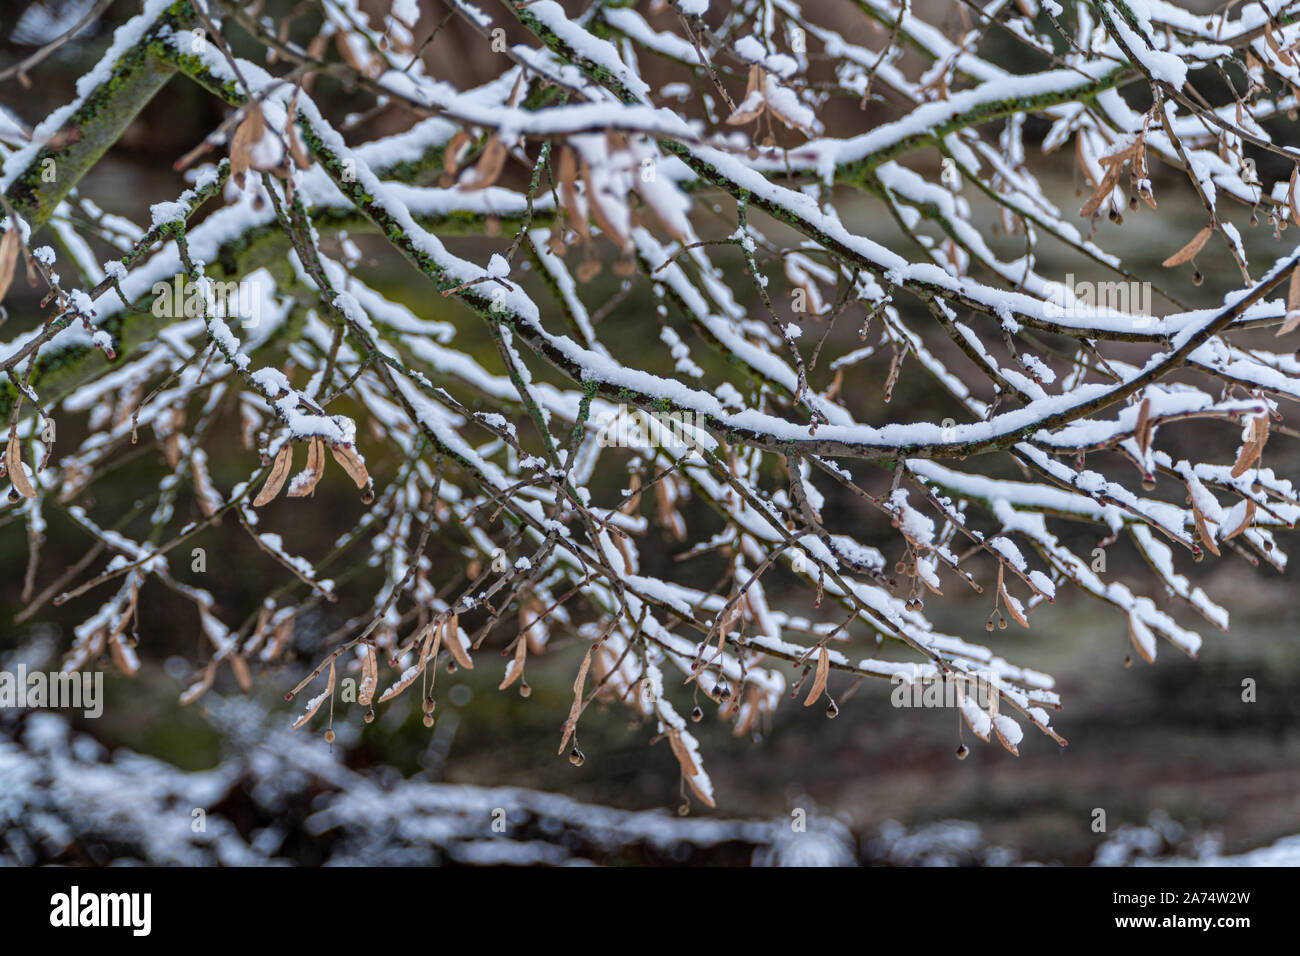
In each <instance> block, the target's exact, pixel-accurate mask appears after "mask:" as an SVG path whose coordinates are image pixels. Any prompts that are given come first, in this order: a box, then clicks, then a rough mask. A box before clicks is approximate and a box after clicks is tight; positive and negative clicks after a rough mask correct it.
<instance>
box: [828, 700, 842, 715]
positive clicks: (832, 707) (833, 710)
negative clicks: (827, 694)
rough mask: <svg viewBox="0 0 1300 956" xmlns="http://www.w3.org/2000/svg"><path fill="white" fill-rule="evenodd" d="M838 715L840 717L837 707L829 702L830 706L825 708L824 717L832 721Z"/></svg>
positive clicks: (832, 702)
mask: <svg viewBox="0 0 1300 956" xmlns="http://www.w3.org/2000/svg"><path fill="white" fill-rule="evenodd" d="M839 715H840V708H839V705H838V704H836V703H835V701H831V705H830V706H829V707H827V708H826V716H827V717H829V718H830V719H831V720H834V719H835V718H836V717H838V716H839Z"/></svg>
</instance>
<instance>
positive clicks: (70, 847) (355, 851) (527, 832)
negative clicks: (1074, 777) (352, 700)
mask: <svg viewBox="0 0 1300 956" xmlns="http://www.w3.org/2000/svg"><path fill="white" fill-rule="evenodd" d="M210 710H211V716H212V719H213V721H214V722H215V723H216V724H217V725H218V726H219V727H220V728H221V729H222V730H223V732H224V734H225V740H226V751H227V752H226V756H225V757H224V758H223V759H222V761H221V762H220V764H219V765H218V766H217V767H216V768H215V769H212V770H207V771H199V772H186V771H182V770H179V769H177V768H175V767H173V766H171V765H169V764H167V763H165V762H163V761H160V760H156V759H154V758H152V757H147V756H142V755H140V754H135V753H131V752H129V751H126V750H121V749H119V750H116V751H113V752H111V753H110V752H108V751H106V750H105V749H104V748H103V747H102V746H101V745H100V744H98V743H97V742H96V741H94V740H93V739H92V738H91V737H89V736H88V735H86V734H82V733H79V732H76V731H75V730H74V729H73V728H72V727H71V726H70V724H69V723H68V721H67V720H66V719H65V718H64V717H62V716H59V715H56V714H51V713H35V714H30V715H27V716H26V717H25V719H19V718H18V717H17V716H16V715H15V714H13V713H12V712H10V713H6V714H0V716H2V717H3V720H0V781H3V787H0V865H31V864H36V863H45V862H56V861H57V862H84V863H94V864H110V863H116V864H123V863H148V864H155V865H191V866H193V865H198V866H203V865H244V866H249V865H253V866H258V865H293V864H295V863H315V862H320V863H326V864H329V865H397V866H403V865H415V866H420V865H438V864H462V865H465V864H469V865H491V864H504V865H516V866H518V865H538V864H542V865H586V864H592V863H609V862H615V861H616V862H620V863H639V862H646V863H661V864H673V863H676V864H689V863H732V864H741V865H743V864H752V865H756V866H853V865H856V864H867V865H885V866H1005V865H1015V864H1017V863H1023V862H1029V861H1023V860H1021V859H1020V858H1019V854H1018V853H1017V851H1016V850H1014V849H1012V848H1008V847H1000V846H991V845H988V844H986V843H985V842H984V840H983V837H982V835H981V832H980V828H979V827H978V826H976V825H975V824H973V823H969V822H963V821H953V820H950V821H943V822H939V823H934V824H929V825H926V826H922V827H919V828H917V829H914V830H911V831H908V830H907V829H906V828H904V827H903V826H902V825H900V824H898V823H895V822H893V821H887V822H886V823H884V824H883V825H882V826H881V827H880V828H879V830H878V832H877V833H876V834H875V835H872V836H868V837H864V838H862V839H861V840H860V841H859V840H857V839H855V837H854V836H853V834H852V833H851V832H850V831H849V829H848V828H847V827H846V826H845V825H844V824H843V823H841V822H839V821H837V820H835V819H831V818H818V817H817V816H816V815H815V814H814V815H813V816H811V817H810V818H809V819H808V821H807V828H806V830H805V831H802V832H796V830H795V829H794V827H792V825H791V822H792V821H791V820H790V819H789V818H778V819H774V820H727V819H689V818H688V819H680V818H678V817H676V816H674V815H672V814H670V813H669V812H667V811H648V812H647V811H640V812H631V811H623V810H616V809H612V808H608V807H600V806H593V805H590V804H584V803H581V802H579V801H576V800H573V799H571V798H569V797H565V796H561V795H557V794H549V793H541V792H538V791H534V790H527V789H523V788H513V787H510V788H488V787H473V786H461V785H452V784H443V783H433V782H427V781H424V780H421V779H407V780H403V779H400V778H396V775H395V774H385V773H383V772H380V773H373V774H362V773H358V772H356V771H353V770H351V769H349V768H347V767H346V766H344V765H343V763H342V762H340V759H339V755H338V754H337V753H335V754H331V753H330V752H329V749H328V748H327V747H326V746H325V744H324V743H323V742H322V741H320V740H319V739H318V738H304V737H299V736H294V735H291V734H286V733H284V732H282V731H278V730H268V729H267V723H266V720H265V717H266V715H265V712H264V711H262V709H261V708H260V707H258V706H257V705H255V704H252V703H249V702H247V701H243V700H226V701H223V700H219V699H216V698H214V699H212V700H211V702H210ZM394 778H396V779H394ZM1182 837H1183V832H1182V828H1181V827H1180V826H1179V825H1178V824H1176V823H1174V822H1173V821H1170V820H1169V819H1168V818H1167V817H1164V816H1162V815H1159V814H1155V815H1153V816H1152V818H1151V820H1150V821H1149V823H1148V825H1147V826H1142V827H1132V826H1125V827H1121V828H1120V829H1119V830H1118V831H1117V832H1116V833H1115V835H1114V836H1113V837H1112V838H1111V839H1110V840H1109V841H1107V842H1106V843H1105V844H1103V845H1102V847H1101V848H1100V849H1099V851H1098V853H1097V858H1096V860H1095V861H1094V863H1095V865H1103V866H1106V865H1121V866H1122V865H1170V864H1172V865H1200V866H1294V865H1298V864H1300V836H1297V837H1290V838H1288V839H1285V840H1281V841H1279V842H1278V843H1277V844H1275V845H1274V846H1272V847H1268V848H1264V849H1260V850H1255V851H1253V852H1250V853H1246V854H1243V855H1240V856H1235V857H1225V856H1222V855H1220V854H1219V847H1218V844H1217V842H1216V841H1215V840H1214V839H1213V838H1212V837H1204V836H1203V837H1200V838H1198V839H1196V840H1194V841H1193V845H1194V848H1193V850H1192V852H1193V853H1194V854H1195V855H1194V856H1193V857H1189V858H1177V857H1171V856H1169V855H1167V854H1168V852H1169V848H1170V847H1172V846H1185V845H1186V842H1185V841H1183V840H1182ZM1161 854H1166V855H1163V856H1162V855H1161Z"/></svg>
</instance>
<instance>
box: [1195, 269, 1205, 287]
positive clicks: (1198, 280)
mask: <svg viewBox="0 0 1300 956" xmlns="http://www.w3.org/2000/svg"><path fill="white" fill-rule="evenodd" d="M1204 281H1205V276H1203V275H1201V270H1200V269H1197V270H1196V271H1195V272H1193V273H1192V285H1200V284H1201V283H1202V282H1204Z"/></svg>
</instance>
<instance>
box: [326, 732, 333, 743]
mask: <svg viewBox="0 0 1300 956" xmlns="http://www.w3.org/2000/svg"><path fill="white" fill-rule="evenodd" d="M325 742H326V743H327V744H332V743H334V731H332V730H327V731H325Z"/></svg>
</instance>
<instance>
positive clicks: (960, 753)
mask: <svg viewBox="0 0 1300 956" xmlns="http://www.w3.org/2000/svg"><path fill="white" fill-rule="evenodd" d="M969 754H970V748H969V747H967V746H966V745H965V744H962V745H961V746H960V747H958V748H957V759H958V760H965V759H966V757H967V756H968V755H969Z"/></svg>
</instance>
